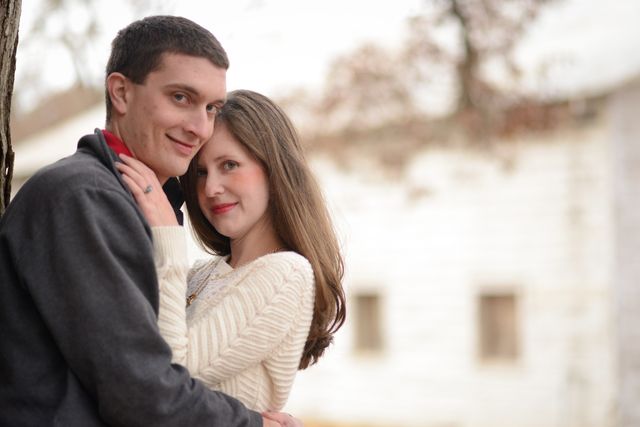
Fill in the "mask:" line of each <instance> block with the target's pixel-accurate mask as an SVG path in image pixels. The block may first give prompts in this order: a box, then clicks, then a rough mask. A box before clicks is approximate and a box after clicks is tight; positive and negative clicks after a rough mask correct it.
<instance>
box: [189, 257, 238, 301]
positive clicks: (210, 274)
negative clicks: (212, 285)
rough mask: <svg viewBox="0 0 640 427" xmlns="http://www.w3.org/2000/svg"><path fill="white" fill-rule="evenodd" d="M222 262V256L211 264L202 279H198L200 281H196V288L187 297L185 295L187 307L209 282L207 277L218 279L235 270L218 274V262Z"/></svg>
mask: <svg viewBox="0 0 640 427" xmlns="http://www.w3.org/2000/svg"><path fill="white" fill-rule="evenodd" d="M221 262H222V258H220V259H219V260H218V261H217V262H216V263H215V265H214V266H213V268H212V269H211V270H210V271H209V274H207V275H206V276H205V277H204V279H202V280H201V281H200V283H198V287H197V288H196V290H195V291H193V292H192V293H191V294H190V295H189V296H188V297H187V307H189V306H190V305H191V304H193V301H195V299H196V298H198V295H200V292H202V290H203V289H204V288H205V287H206V286H207V283H209V279H211V278H212V277H213V279H214V280H218V279H222V278H223V277H226V276H228V275H229V274H231V273H233V272H234V271H235V270H231V271H227V272H226V273H223V274H220V273H218V272H217V270H218V265H220V263H221ZM214 271H215V272H216V274H215V275H214V274H213V273H214Z"/></svg>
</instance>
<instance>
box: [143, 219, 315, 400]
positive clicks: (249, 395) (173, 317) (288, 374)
mask: <svg viewBox="0 0 640 427" xmlns="http://www.w3.org/2000/svg"><path fill="white" fill-rule="evenodd" d="M173 231H175V230H168V229H166V228H165V229H164V230H162V229H160V228H158V229H154V231H153V232H154V245H156V246H155V249H156V251H155V252H156V261H157V266H158V268H159V272H160V277H161V279H160V287H161V288H160V313H159V324H160V330H161V332H162V334H163V336H164V337H165V339H167V341H168V342H169V344H170V346H171V348H172V350H173V352H174V353H173V361H174V362H175V363H180V364H182V365H184V366H186V367H187V368H188V369H189V371H190V372H191V373H192V375H194V376H195V377H198V378H200V379H202V380H203V381H204V382H205V384H207V385H208V386H209V387H211V388H214V389H219V390H222V391H224V392H227V393H229V394H231V395H233V396H234V397H237V398H238V399H239V400H241V401H242V402H243V403H245V404H246V405H247V406H248V407H250V408H252V409H255V410H266V409H274V410H279V409H281V408H282V407H283V406H284V404H285V403H286V400H287V397H288V395H289V392H290V390H291V386H292V385H293V380H294V377H295V374H296V372H297V369H298V364H299V362H300V357H301V355H302V350H303V348H304V344H305V342H306V339H307V335H308V332H309V326H310V324H311V318H312V315H313V303H314V296H315V295H314V279H313V272H312V269H311V265H310V264H309V262H308V261H307V260H306V259H305V258H304V257H302V256H300V255H298V254H295V253H293V252H286V253H277V254H271V255H267V256H264V257H262V258H259V259H258V260H256V261H254V262H252V263H251V264H250V265H248V266H246V267H244V268H241V269H238V271H236V272H234V273H233V275H234V279H233V280H232V283H231V284H229V285H228V286H227V287H225V288H223V289H222V290H221V291H220V292H218V293H217V294H216V295H215V296H214V297H213V298H212V299H210V300H206V301H205V300H201V301H198V302H199V303H200V304H202V307H199V308H198V310H196V312H195V313H193V316H190V321H189V322H187V315H186V309H185V294H186V284H185V283H184V282H182V283H178V281H180V280H181V278H183V277H186V273H185V271H186V270H185V269H184V268H183V267H179V266H176V265H175V260H176V259H178V258H179V257H178V255H179V254H177V253H176V251H181V250H180V245H181V244H182V243H180V242H178V239H176V236H175V235H174V236H173V237H170V234H171V233H172V232H173ZM161 234H162V236H160V235H161ZM182 241H184V238H182ZM181 252H184V251H181ZM172 260H173V261H172ZM178 271H180V272H179V273H178ZM163 276H164V277H167V278H169V277H173V279H171V280H169V279H167V280H164V279H163V278H162V277H163Z"/></svg>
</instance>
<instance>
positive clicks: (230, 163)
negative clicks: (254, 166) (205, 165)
mask: <svg viewBox="0 0 640 427" xmlns="http://www.w3.org/2000/svg"><path fill="white" fill-rule="evenodd" d="M222 167H223V169H224V170H227V171H229V170H233V169H235V168H237V167H238V163H236V162H233V161H230V160H229V161H226V162H224V163H223V164H222Z"/></svg>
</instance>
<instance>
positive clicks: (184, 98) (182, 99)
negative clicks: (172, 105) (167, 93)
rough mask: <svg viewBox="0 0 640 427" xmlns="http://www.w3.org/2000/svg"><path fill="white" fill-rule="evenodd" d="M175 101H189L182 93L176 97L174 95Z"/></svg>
mask: <svg viewBox="0 0 640 427" xmlns="http://www.w3.org/2000/svg"><path fill="white" fill-rule="evenodd" d="M173 99H175V100H176V101H178V102H184V101H186V100H187V97H186V95H184V94H182V93H176V94H175V95H173Z"/></svg>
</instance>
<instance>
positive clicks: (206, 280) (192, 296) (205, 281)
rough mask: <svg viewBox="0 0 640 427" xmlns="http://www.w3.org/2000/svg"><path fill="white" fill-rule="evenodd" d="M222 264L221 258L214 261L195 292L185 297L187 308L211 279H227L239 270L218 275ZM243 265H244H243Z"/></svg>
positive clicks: (278, 249)
mask: <svg viewBox="0 0 640 427" xmlns="http://www.w3.org/2000/svg"><path fill="white" fill-rule="evenodd" d="M281 250H282V249H281V248H275V249H274V250H272V251H271V252H269V253H270V254H273V253H276V252H279V251H281ZM221 262H222V258H220V259H218V261H216V263H215V264H214V266H213V268H212V269H211V270H210V271H209V274H207V275H206V276H205V277H204V279H202V281H200V283H198V287H197V288H196V290H195V291H193V292H192V293H191V294H189V296H187V307H189V306H190V305H191V304H193V302H194V301H195V300H196V298H198V295H200V292H202V291H203V290H204V288H205V287H206V286H207V284H208V283H209V279H211V278H212V277H213V280H218V279H222V278H223V277H227V276H228V275H229V274H231V273H233V272H234V271H236V270H237V269H238V268H240V266H237V267H236V268H235V269H232V270H231V271H227V272H226V273H222V274H221V273H218V272H217V270H218V265H220V263H221ZM243 265H244V264H243ZM214 271H215V272H216V274H215V275H214V274H213V272H214Z"/></svg>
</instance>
